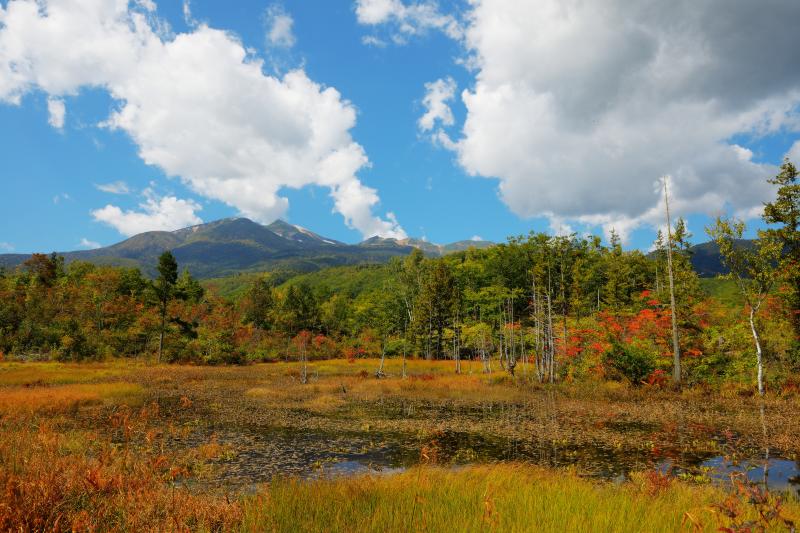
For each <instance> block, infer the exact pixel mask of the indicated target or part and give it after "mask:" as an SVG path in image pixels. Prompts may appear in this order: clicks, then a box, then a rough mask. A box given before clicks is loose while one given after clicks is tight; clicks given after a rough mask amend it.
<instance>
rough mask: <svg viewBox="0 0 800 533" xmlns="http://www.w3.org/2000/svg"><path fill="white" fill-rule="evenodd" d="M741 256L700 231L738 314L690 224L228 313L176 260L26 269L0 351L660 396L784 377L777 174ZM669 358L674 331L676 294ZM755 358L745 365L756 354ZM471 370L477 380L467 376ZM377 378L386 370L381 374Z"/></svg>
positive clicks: (260, 297) (788, 335) (522, 245)
mask: <svg viewBox="0 0 800 533" xmlns="http://www.w3.org/2000/svg"><path fill="white" fill-rule="evenodd" d="M771 181H772V183H773V184H775V186H776V190H777V195H776V198H775V200H774V201H773V202H770V203H768V204H766V206H765V210H764V220H765V222H767V223H768V224H769V226H767V229H765V230H763V231H761V232H760V233H759V238H758V239H756V241H755V245H754V246H753V247H752V248H747V247H741V246H737V245H736V244H735V243H736V242H737V239H739V238H741V237H742V235H743V232H744V231H745V228H744V225H743V224H742V223H741V222H738V221H735V220H726V219H718V220H717V221H716V222H715V224H714V225H713V226H712V227H710V228H708V233H709V235H710V236H711V237H712V238H714V239H715V240H716V241H717V243H718V244H719V246H720V251H721V254H722V258H723V261H724V262H725V263H726V265H727V266H728V267H729V268H730V270H731V275H730V277H731V278H732V279H734V280H735V282H736V284H737V287H738V289H739V290H740V291H741V294H742V298H743V299H744V302H745V305H744V307H730V306H725V305H723V304H722V303H720V302H719V301H718V300H715V299H714V298H711V297H708V296H707V295H705V294H704V291H703V290H702V289H701V286H700V280H699V279H698V277H697V275H696V273H695V272H694V271H693V269H692V266H691V255H690V254H691V252H690V244H689V242H690V239H691V235H690V234H689V233H688V230H687V227H686V223H685V221H684V220H683V219H678V220H677V221H676V222H675V224H674V225H673V226H672V227H671V228H670V231H669V232H668V235H666V236H665V235H663V234H662V233H661V232H659V234H658V237H657V239H656V241H655V243H654V244H653V250H652V252H650V253H647V254H646V253H643V252H641V251H637V250H634V251H625V250H623V248H622V245H621V242H620V239H619V237H618V236H617V235H616V234H615V233H614V232H612V233H611V235H610V238H609V242H608V244H607V245H605V244H603V242H602V241H601V239H600V238H599V237H596V236H579V235H575V234H573V235H568V236H552V235H547V234H543V233H531V234H529V235H527V236H519V237H513V238H509V239H508V242H506V243H503V244H499V245H496V246H494V247H491V248H487V249H482V250H477V249H470V250H467V251H464V252H459V253H454V254H452V255H448V256H445V257H443V258H435V259H433V258H426V257H425V256H424V255H423V254H422V252H420V251H418V250H415V251H414V252H413V253H411V254H410V255H408V256H406V257H405V258H399V259H395V260H392V261H391V262H389V263H388V264H386V265H382V266H373V267H351V269H350V270H349V271H348V270H347V269H343V270H342V269H338V270H337V269H333V270H331V271H330V272H323V273H321V275H320V276H318V277H319V278H321V279H322V280H323V282H322V283H317V284H316V285H313V286H312V285H311V284H309V283H306V282H304V281H303V280H302V277H300V278H297V279H290V280H289V281H288V282H285V283H280V284H279V283H277V282H276V281H275V280H274V278H273V277H270V276H269V275H268V274H265V275H264V276H261V277H259V278H258V279H256V280H255V281H254V282H253V283H252V284H251V285H250V287H249V288H248V289H247V291H246V292H245V293H244V294H243V295H241V296H239V297H237V298H222V297H220V296H219V295H218V294H217V293H216V291H215V290H214V289H213V287H204V286H203V285H201V284H200V283H199V282H198V281H197V280H195V279H194V278H193V277H192V276H191V274H190V273H189V272H188V271H187V270H183V271H182V272H180V270H179V266H178V265H177V263H176V262H175V259H174V257H173V256H172V254H171V253H169V252H165V253H164V254H163V255H162V256H161V258H160V260H159V264H158V277H157V278H156V279H154V280H148V279H146V278H144V277H143V276H142V274H141V273H140V272H139V271H138V270H136V269H129V268H119V267H108V266H99V265H93V264H89V263H85V262H73V263H71V264H69V265H65V264H64V261H63V259H62V258H60V257H58V256H57V255H50V256H46V255H41V254H34V255H33V256H32V257H31V258H30V259H29V260H28V261H27V262H26V263H25V264H24V265H23V266H22V267H21V268H19V269H16V270H14V271H3V272H0V351H1V352H2V353H3V354H5V355H6V356H14V357H28V358H32V357H39V358H54V359H59V360H84V359H102V358H108V357H137V356H143V355H145V356H148V355H149V356H152V357H154V358H156V359H158V360H162V361H165V362H200V363H209V364H217V363H239V362H246V361H268V360H280V359H290V360H292V359H303V360H306V359H309V358H311V359H313V358H324V357H348V358H355V357H366V356H371V357H380V358H381V359H383V358H385V357H393V356H398V357H421V358H427V359H443V358H446V359H451V360H452V361H453V365H454V371H456V372H461V371H464V367H463V365H462V362H463V361H465V360H471V361H476V362H480V368H481V369H483V370H485V371H491V370H496V369H502V370H504V371H506V372H508V373H509V374H510V375H512V376H518V375H520V374H522V375H524V376H527V377H528V378H530V379H535V380H538V381H541V382H555V381H559V380H573V379H586V378H592V377H599V378H613V379H625V380H629V381H631V382H633V383H635V384H640V383H643V382H650V383H659V384H661V383H665V382H666V381H667V380H668V376H669V375H670V373H671V371H672V369H673V368H674V367H675V361H674V360H673V359H674V357H673V356H674V355H675V352H677V351H678V350H675V348H676V347H677V348H678V349H679V353H680V355H681V358H682V364H681V365H680V367H679V369H680V373H681V375H682V376H683V377H684V378H685V380H686V381H688V382H690V383H692V382H707V381H714V380H720V379H750V378H751V377H752V376H753V375H754V373H757V374H758V375H759V376H760V377H759V378H758V383H759V388H760V389H761V390H763V388H764V375H763V374H764V370H763V367H764V364H765V361H766V362H767V363H768V364H769V365H771V367H772V368H773V369H774V372H773V373H772V376H773V377H774V379H790V376H791V374H792V372H794V371H795V370H796V367H797V364H798V359H800V357H798V352H800V349H798V342H797V339H798V338H800V266H799V265H800V227H799V225H800V185H798V184H797V171H796V169H795V167H794V166H793V165H792V164H791V163H790V162H789V161H788V160H787V161H786V162H785V163H784V165H783V166H782V167H781V172H780V174H779V175H778V176H776V177H775V178H774V179H772V180H771ZM359 268H372V269H374V270H375V273H376V280H377V281H376V282H375V283H373V284H372V286H369V287H362V288H359V289H358V290H350V291H346V290H333V289H330V288H329V286H328V285H326V284H325V283H324V280H325V276H326V275H330V276H333V275H334V273H337V274H336V275H345V276H346V275H348V272H356V271H357V269H359ZM670 273H671V274H672V284H671V285H672V289H673V290H672V292H673V293H674V301H675V313H674V317H675V326H676V333H677V338H678V341H677V342H678V345H677V346H676V345H674V340H673V338H672V335H671V333H672V331H671V321H672V317H673V314H672V311H671V305H670V299H671V298H670V282H669V275H670ZM754 353H755V355H756V356H755V357H754V356H753V355H754ZM469 368H470V369H473V368H474V365H473V366H470V367H469ZM376 374H377V375H378V376H381V375H382V374H383V365H382V363H381V365H380V367H379V368H377V369H376Z"/></svg>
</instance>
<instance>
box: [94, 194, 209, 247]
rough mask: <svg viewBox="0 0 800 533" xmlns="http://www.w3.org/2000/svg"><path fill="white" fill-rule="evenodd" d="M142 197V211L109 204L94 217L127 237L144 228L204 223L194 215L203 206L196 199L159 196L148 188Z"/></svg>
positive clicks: (180, 226) (173, 227)
mask: <svg viewBox="0 0 800 533" xmlns="http://www.w3.org/2000/svg"><path fill="white" fill-rule="evenodd" d="M143 196H144V201H143V202H142V203H140V204H139V208H140V211H132V210H122V209H120V208H119V207H117V206H115V205H111V204H108V205H106V206H105V207H103V208H101V209H95V210H94V211H92V217H93V218H94V219H95V220H96V221H97V222H102V223H104V224H107V225H109V226H111V227H112V228H114V229H116V230H117V231H118V232H120V233H121V234H123V235H125V236H127V237H130V236H132V235H137V234H139V233H143V232H145V231H174V230H176V229H181V228H185V227H187V226H194V225H196V224H202V223H203V221H202V219H200V217H199V216H197V215H196V214H195V211H199V210H200V209H202V208H201V206H200V204H198V203H197V202H195V201H194V200H184V199H181V198H176V197H175V196H162V197H160V196H158V195H157V194H156V193H155V192H154V191H153V190H152V189H149V188H148V189H145V190H144V192H143Z"/></svg>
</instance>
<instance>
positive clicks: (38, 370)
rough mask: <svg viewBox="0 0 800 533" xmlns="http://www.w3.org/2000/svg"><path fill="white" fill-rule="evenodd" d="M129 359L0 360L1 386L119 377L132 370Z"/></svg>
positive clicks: (68, 382)
mask: <svg viewBox="0 0 800 533" xmlns="http://www.w3.org/2000/svg"><path fill="white" fill-rule="evenodd" d="M136 366H137V365H136V364H135V363H132V362H128V361H114V362H111V363H81V364H75V363H53V362H44V363H40V362H35V363H17V362H2V363H0V386H15V385H28V386H38V385H65V384H70V383H91V382H98V381H108V380H111V379H114V378H120V377H123V376H126V375H129V374H131V373H132V372H134V371H135V367H136Z"/></svg>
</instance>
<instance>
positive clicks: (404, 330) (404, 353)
mask: <svg viewBox="0 0 800 533" xmlns="http://www.w3.org/2000/svg"><path fill="white" fill-rule="evenodd" d="M407 340H408V339H406V325H405V324H403V374H402V376H403V379H406V341H407Z"/></svg>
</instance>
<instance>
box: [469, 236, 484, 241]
mask: <svg viewBox="0 0 800 533" xmlns="http://www.w3.org/2000/svg"><path fill="white" fill-rule="evenodd" d="M469 240H471V241H482V240H483V237H481V236H480V235H473V236H472V237H470V238H469Z"/></svg>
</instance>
